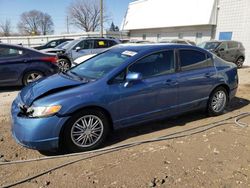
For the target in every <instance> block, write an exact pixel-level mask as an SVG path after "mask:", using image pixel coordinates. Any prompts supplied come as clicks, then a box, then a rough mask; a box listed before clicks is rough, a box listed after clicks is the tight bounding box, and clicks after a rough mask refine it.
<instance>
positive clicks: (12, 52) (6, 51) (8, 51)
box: [0, 47, 24, 58]
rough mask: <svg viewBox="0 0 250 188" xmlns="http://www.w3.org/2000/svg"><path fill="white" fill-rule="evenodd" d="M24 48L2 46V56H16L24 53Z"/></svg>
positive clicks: (0, 53) (0, 48)
mask: <svg viewBox="0 0 250 188" xmlns="http://www.w3.org/2000/svg"><path fill="white" fill-rule="evenodd" d="M23 53H24V52H23V50H20V49H17V48H8V47H0V58H6V57H16V56H20V55H23Z"/></svg>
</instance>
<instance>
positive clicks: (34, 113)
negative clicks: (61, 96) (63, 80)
mask: <svg viewBox="0 0 250 188" xmlns="http://www.w3.org/2000/svg"><path fill="white" fill-rule="evenodd" d="M61 108H62V106H60V105H57V106H37V107H30V108H28V110H27V113H28V114H29V117H46V116H51V115H54V114H55V113H57V112H59V110H60V109H61Z"/></svg>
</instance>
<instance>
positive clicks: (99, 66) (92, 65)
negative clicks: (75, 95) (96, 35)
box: [69, 50, 131, 79]
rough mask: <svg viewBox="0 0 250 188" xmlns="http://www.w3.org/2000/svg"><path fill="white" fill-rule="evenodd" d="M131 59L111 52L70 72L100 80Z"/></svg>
mask: <svg viewBox="0 0 250 188" xmlns="http://www.w3.org/2000/svg"><path fill="white" fill-rule="evenodd" d="M130 57H131V56H130V55H128V54H124V53H123V52H120V51H119V52H118V51H113V50H112V51H110V50H109V51H106V52H104V53H102V54H100V55H97V56H95V57H93V58H91V59H89V60H87V61H85V62H83V63H82V64H80V65H78V66H76V67H75V68H72V69H71V70H70V71H69V72H70V73H73V74H77V75H78V76H79V77H82V78H84V77H85V78H91V79H99V78H102V77H103V76H104V75H106V74H107V73H109V72H110V71H112V70H113V69H114V68H116V67H118V66H119V65H121V64H123V63H124V62H125V61H126V60H127V59H128V58H130Z"/></svg>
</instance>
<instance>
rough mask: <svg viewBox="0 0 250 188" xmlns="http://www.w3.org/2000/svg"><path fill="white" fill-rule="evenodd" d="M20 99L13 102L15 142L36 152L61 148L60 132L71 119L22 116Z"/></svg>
mask: <svg viewBox="0 0 250 188" xmlns="http://www.w3.org/2000/svg"><path fill="white" fill-rule="evenodd" d="M20 102H21V100H20V97H17V99H16V100H15V101H14V102H13V104H12V108H11V115H12V128H11V130H12V135H13V137H14V138H15V140H16V141H17V142H18V143H19V144H21V145H23V146H25V147H28V148H31V149H36V150H45V151H48V150H54V149H58V148H59V135H60V131H61V129H62V127H63V125H64V124H65V122H66V121H67V120H68V119H69V117H58V116H56V115H54V116H50V117H45V118H29V117H25V116H21V115H20V107H19V105H18V104H20Z"/></svg>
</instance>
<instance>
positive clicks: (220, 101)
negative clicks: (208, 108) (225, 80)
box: [212, 90, 227, 112]
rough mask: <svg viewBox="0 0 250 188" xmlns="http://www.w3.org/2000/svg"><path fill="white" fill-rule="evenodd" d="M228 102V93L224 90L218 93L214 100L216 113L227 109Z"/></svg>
mask: <svg viewBox="0 0 250 188" xmlns="http://www.w3.org/2000/svg"><path fill="white" fill-rule="evenodd" d="M226 102H227V96H226V93H225V92H224V91H222V90H219V91H217V92H216V93H215V94H214V96H213V98H212V109H213V110H214V111H215V112H220V111H221V110H222V109H224V108H225V105H226Z"/></svg>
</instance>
